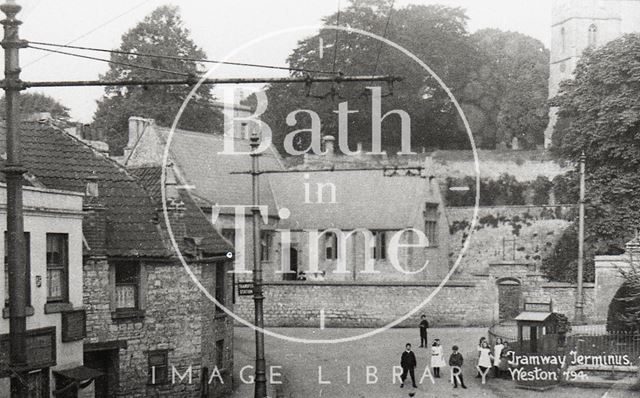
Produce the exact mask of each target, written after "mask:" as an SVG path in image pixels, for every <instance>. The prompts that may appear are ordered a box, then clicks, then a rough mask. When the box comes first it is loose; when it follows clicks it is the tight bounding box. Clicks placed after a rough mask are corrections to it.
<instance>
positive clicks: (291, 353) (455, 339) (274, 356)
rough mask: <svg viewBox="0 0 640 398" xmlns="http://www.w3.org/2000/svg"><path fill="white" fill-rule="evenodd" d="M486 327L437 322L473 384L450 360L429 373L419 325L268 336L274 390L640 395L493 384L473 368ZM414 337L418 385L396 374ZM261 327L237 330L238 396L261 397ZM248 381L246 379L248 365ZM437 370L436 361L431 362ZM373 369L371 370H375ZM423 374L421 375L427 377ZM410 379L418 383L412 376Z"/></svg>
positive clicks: (304, 397) (293, 396) (291, 395)
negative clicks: (453, 377)
mask: <svg viewBox="0 0 640 398" xmlns="http://www.w3.org/2000/svg"><path fill="white" fill-rule="evenodd" d="M269 330H270V331H273V332H276V333H280V334H283V335H286V336H291V337H295V338H305V339H333V340H335V339H339V338H346V337H354V336H357V335H361V334H363V333H366V332H371V331H372V329H324V330H320V329H312V328H273V329H269ZM486 332H487V330H486V328H431V329H429V334H428V341H429V342H432V341H433V339H434V338H439V339H440V342H441V344H442V346H443V348H444V352H445V358H446V360H447V362H448V357H449V354H450V353H451V346H452V345H454V344H455V345H458V346H459V347H460V352H461V353H462V354H463V356H464V358H465V365H464V367H463V374H464V379H465V383H466V384H467V387H468V389H466V390H463V389H461V388H457V389H454V388H453V386H452V385H451V384H450V383H449V381H448V380H449V368H444V369H443V370H441V373H442V378H440V379H435V383H433V382H432V381H431V379H430V378H429V376H425V377H423V374H425V370H426V369H429V359H428V358H429V353H430V352H429V350H427V349H425V348H419V347H418V346H419V345H420V344H419V341H420V340H419V335H418V330H417V328H416V329H391V330H387V331H384V332H381V333H379V334H376V335H374V336H371V337H367V338H364V339H359V340H357V341H353V342H348V343H332V344H326V343H325V344H307V343H298V342H291V341H287V340H282V339H279V338H276V337H272V336H266V337H265V352H266V359H267V380H268V381H269V378H270V377H272V378H273V381H274V382H276V383H282V384H274V385H272V386H270V390H269V392H270V397H274V398H275V397H276V390H275V388H274V387H277V389H278V391H279V394H280V395H279V396H278V397H277V398H281V397H282V398H312V397H318V398H322V397H327V398H341V397H345V398H346V397H349V398H350V397H355V398H365V397H366V398H378V397H379V398H394V397H398V398H400V397H408V396H411V395H410V393H413V394H414V395H413V396H414V397H415V398H436V397H437V398H441V397H461V398H465V397H500V398H503V397H515V396H517V397H519V398H526V397H554V398H571V397H580V398H626V397H640V393H638V392H630V391H626V390H615V389H614V390H606V389H584V388H577V387H557V388H554V389H553V390H550V391H547V392H542V393H541V392H535V391H529V390H522V389H518V388H516V387H515V383H514V382H512V381H510V380H499V379H492V378H488V379H487V383H486V384H485V385H482V384H481V381H480V379H476V378H475V377H474V376H475V370H474V369H473V367H474V365H475V363H474V360H475V358H476V356H477V351H476V346H477V344H478V340H479V338H480V337H481V336H485V335H486ZM406 343H411V344H412V345H413V347H414V348H413V350H414V352H415V353H416V357H417V360H418V367H417V369H416V379H417V380H416V382H418V383H419V384H418V388H417V389H413V388H410V387H409V386H405V387H404V388H400V384H399V381H397V380H395V382H394V376H393V367H394V366H397V365H399V362H400V355H401V353H402V351H403V349H404V345H405V344H406ZM253 358H254V331H253V330H252V329H249V328H246V327H238V328H236V329H235V338H234V361H235V363H234V385H235V387H236V388H235V391H234V394H233V397H234V398H251V397H253V385H252V384H250V383H249V381H250V378H251V376H252V374H253V368H252V367H249V366H253V364H254V359H253ZM243 367H246V368H245V370H244V373H243V375H242V376H243V377H244V379H245V382H243V381H242V380H241V377H240V376H241V375H240V372H241V369H242V368H243ZM429 370H430V369H429ZM368 373H369V375H367V374H368ZM421 378H422V382H421V383H420V379H421ZM407 384H409V385H410V383H407Z"/></svg>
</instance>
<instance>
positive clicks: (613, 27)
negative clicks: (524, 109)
mask: <svg viewBox="0 0 640 398" xmlns="http://www.w3.org/2000/svg"><path fill="white" fill-rule="evenodd" d="M637 31H640V0H553V2H552V20H551V51H550V53H551V59H550V70H549V97H550V98H553V97H555V96H556V94H558V89H559V87H560V82H561V81H562V80H566V79H571V78H572V77H573V72H574V71H575V69H576V65H577V64H578V61H579V60H580V57H581V56H582V53H583V51H584V50H585V49H587V48H589V47H595V46H601V45H604V44H606V43H608V42H609V41H611V40H614V39H617V38H618V37H620V36H622V35H623V34H625V33H631V32H637ZM556 121H557V109H555V108H552V109H551V110H550V112H549V126H548V127H547V130H546V131H545V146H546V147H549V146H550V144H551V135H552V133H553V128H554V126H555V123H556Z"/></svg>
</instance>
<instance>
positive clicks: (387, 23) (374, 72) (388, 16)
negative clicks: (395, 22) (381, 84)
mask: <svg viewBox="0 0 640 398" xmlns="http://www.w3.org/2000/svg"><path fill="white" fill-rule="evenodd" d="M394 3H395V0H391V4H390V5H389V13H388V14H387V22H386V24H385V25H384V32H383V33H382V38H383V39H386V38H387V32H388V30H389V23H390V22H391V14H392V13H393V5H394ZM382 44H383V43H382V41H380V43H379V44H378V55H377V56H376V63H375V64H374V67H373V73H372V74H371V76H374V75H375V74H376V73H377V72H378V63H379V62H380V55H381V54H382Z"/></svg>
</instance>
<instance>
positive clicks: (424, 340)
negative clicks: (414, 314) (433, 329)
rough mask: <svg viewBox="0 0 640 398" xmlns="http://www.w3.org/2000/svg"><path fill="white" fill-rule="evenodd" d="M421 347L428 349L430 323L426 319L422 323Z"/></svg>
mask: <svg viewBox="0 0 640 398" xmlns="http://www.w3.org/2000/svg"><path fill="white" fill-rule="evenodd" d="M419 327H420V347H427V329H428V328H429V322H428V321H427V320H426V319H423V320H422V321H420V326H419Z"/></svg>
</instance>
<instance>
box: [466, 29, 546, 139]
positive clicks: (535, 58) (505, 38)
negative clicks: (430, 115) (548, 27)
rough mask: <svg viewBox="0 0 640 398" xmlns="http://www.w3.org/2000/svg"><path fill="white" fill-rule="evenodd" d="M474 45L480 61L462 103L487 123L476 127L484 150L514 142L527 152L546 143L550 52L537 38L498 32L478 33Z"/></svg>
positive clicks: (474, 38)
mask: <svg viewBox="0 0 640 398" xmlns="http://www.w3.org/2000/svg"><path fill="white" fill-rule="evenodd" d="M471 40H472V42H473V43H474V45H475V47H476V48H477V49H478V52H479V53H480V54H481V59H482V60H481V62H480V66H479V68H478V69H477V70H475V71H473V72H472V74H471V75H470V79H469V82H468V83H467V85H466V86H465V88H464V90H463V91H462V94H461V99H462V101H463V102H464V103H465V105H466V107H467V109H474V111H475V112H472V113H471V115H474V114H477V113H479V114H481V115H482V120H483V121H484V123H482V124H479V123H476V125H475V126H474V135H476V136H478V137H479V139H480V140H481V142H480V146H482V147H485V148H491V147H493V146H495V145H496V144H503V145H510V144H511V143H512V140H513V138H514V137H515V138H517V139H518V141H519V145H520V146H521V147H523V148H535V147H536V146H537V145H540V144H542V143H543V142H544V130H545V128H546V126H547V123H548V112H549V106H548V103H547V97H548V80H549V51H548V50H547V49H546V48H545V47H544V44H542V42H540V41H539V40H537V39H534V38H532V37H529V36H527V35H523V34H521V33H515V32H502V31H500V30H497V29H483V30H479V31H477V32H475V33H474V34H473V35H471ZM525 93H526V94H525Z"/></svg>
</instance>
